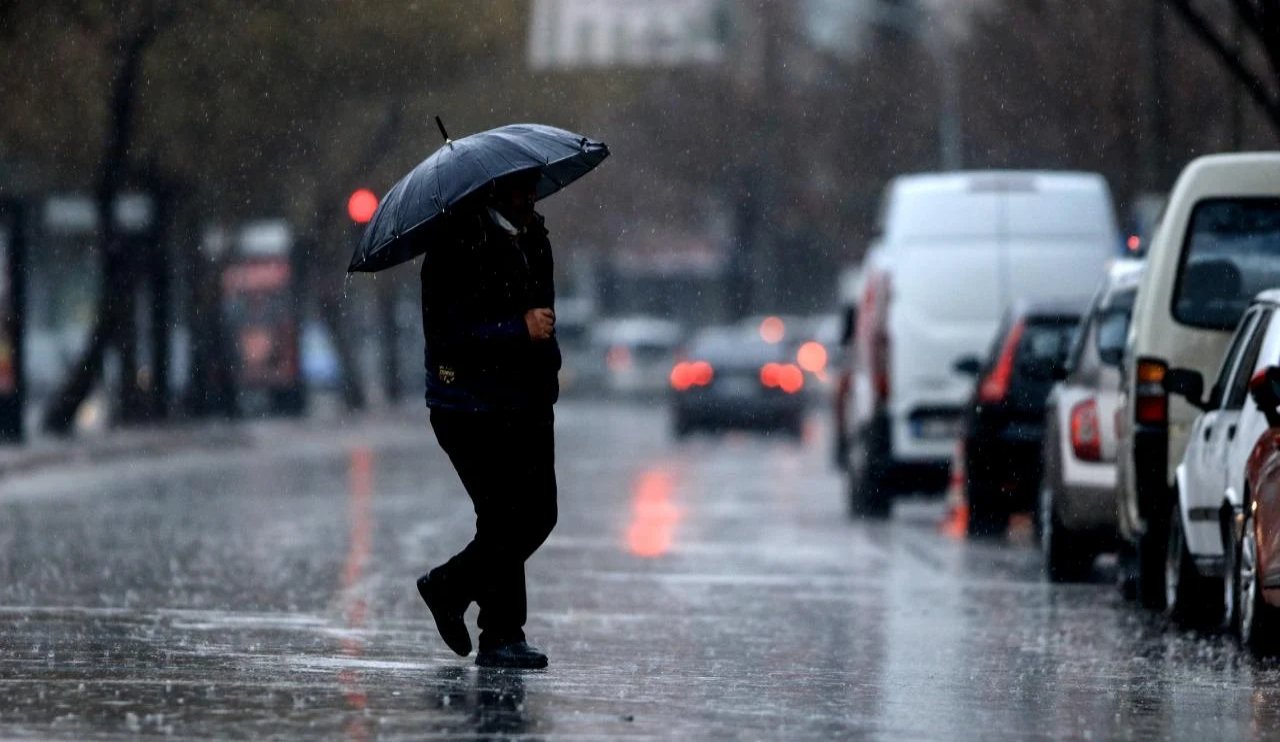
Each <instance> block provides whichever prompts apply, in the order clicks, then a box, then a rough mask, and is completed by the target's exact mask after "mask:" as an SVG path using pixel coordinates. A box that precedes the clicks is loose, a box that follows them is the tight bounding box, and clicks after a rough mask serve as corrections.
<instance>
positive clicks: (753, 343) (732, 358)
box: [688, 331, 785, 367]
mask: <svg viewBox="0 0 1280 742" xmlns="http://www.w3.org/2000/svg"><path fill="white" fill-rule="evenodd" d="M784 355H785V347H784V346H783V345H782V344H781V343H774V344H770V343H766V342H764V341H762V340H760V339H758V337H756V336H755V333H748V332H731V331H725V332H720V331H716V332H711V333H706V334H703V335H700V336H698V337H696V338H694V341H693V342H692V343H691V344H690V346H689V352H688V357H689V358H690V359H691V360H701V361H710V362H711V363H712V364H714V365H720V366H751V367H757V366H760V365H763V364H765V363H770V362H778V361H781V360H782V359H783V356H784Z"/></svg>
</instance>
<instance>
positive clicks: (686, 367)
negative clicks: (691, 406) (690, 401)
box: [671, 361, 716, 392]
mask: <svg viewBox="0 0 1280 742" xmlns="http://www.w3.org/2000/svg"><path fill="white" fill-rule="evenodd" d="M715 375H716V374H715V369H713V368H712V367H711V364H710V363H707V362H706V361H692V362H690V361H681V362H680V363H677V364H676V365H675V368H672V369H671V387H672V388H673V389H675V390H676V391H678V392H684V391H688V390H689V389H692V388H693V387H695V386H707V385H708V384H710V383H711V380H712V379H714V378H715Z"/></svg>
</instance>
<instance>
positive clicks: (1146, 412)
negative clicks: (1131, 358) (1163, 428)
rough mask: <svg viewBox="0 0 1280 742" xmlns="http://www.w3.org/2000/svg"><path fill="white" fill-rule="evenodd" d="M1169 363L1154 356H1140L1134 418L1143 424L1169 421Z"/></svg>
mask: <svg viewBox="0 0 1280 742" xmlns="http://www.w3.org/2000/svg"><path fill="white" fill-rule="evenodd" d="M1168 370H1169V366H1168V364H1166V363H1165V362H1164V361H1160V360H1157V359H1154V358H1139V359H1138V364H1137V368H1136V373H1135V376H1136V381H1137V383H1136V384H1135V385H1134V390H1133V419H1134V420H1135V421H1137V422H1138V423H1139V424H1142V425H1165V424H1167V423H1168V422H1169V396H1168V394H1166V393H1165V390H1164V375H1165V372H1166V371H1168Z"/></svg>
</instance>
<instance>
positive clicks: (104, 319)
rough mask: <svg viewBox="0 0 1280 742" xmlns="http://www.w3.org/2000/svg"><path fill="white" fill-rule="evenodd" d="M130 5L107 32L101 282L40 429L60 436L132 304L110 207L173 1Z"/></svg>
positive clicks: (130, 269)
mask: <svg viewBox="0 0 1280 742" xmlns="http://www.w3.org/2000/svg"><path fill="white" fill-rule="evenodd" d="M133 10H134V11H135V12H134V14H133V16H134V17H132V18H126V19H125V20H124V21H123V22H122V23H119V25H116V24H112V25H113V26H114V29H113V32H112V33H110V34H109V35H108V37H107V38H108V45H109V48H110V49H112V50H113V61H114V64H113V69H112V72H111V83H110V85H109V86H108V105H107V116H108V124H107V137H106V142H105V144H104V148H103V156H102V162H101V164H100V165H99V171H98V176H97V183H96V184H95V188H94V201H95V205H96V208H97V212H98V224H99V229H98V254H99V255H100V256H101V260H102V284H101V290H100V292H99V295H98V308H97V312H96V318H95V323H94V326H93V329H92V331H91V333H90V336H89V344H88V346H87V348H86V349H85V351H84V353H83V355H82V356H81V359H80V361H79V362H78V363H77V364H76V365H75V366H74V367H73V369H72V373H71V375H70V376H69V377H68V378H67V379H66V380H65V381H64V383H63V384H62V386H61V387H60V388H59V389H58V391H57V392H56V393H55V394H54V397H53V400H52V402H51V403H50V405H49V407H48V409H46V411H45V416H44V421H43V422H44V427H45V429H46V430H48V431H49V432H52V433H56V434H61V435H65V434H67V433H69V432H70V431H71V429H72V427H73V426H74V424H75V415H76V410H78V409H79V408H80V405H81V404H83V402H84V400H85V398H86V397H87V396H88V395H89V392H90V391H91V390H92V389H93V385H94V383H95V382H96V381H97V379H98V377H99V376H100V374H101V372H102V364H103V359H104V357H105V355H106V351H107V348H108V347H109V346H111V345H113V344H116V343H119V342H120V341H121V330H122V325H123V322H124V320H125V318H126V315H127V314H128V313H129V312H130V311H131V310H132V308H133V303H132V301H131V300H130V299H131V297H132V294H133V287H134V285H135V282H136V280H137V268H136V264H135V261H133V260H131V257H130V255H128V253H127V252H126V250H125V246H124V244H123V241H122V240H121V235H120V232H119V230H118V229H117V226H116V220H115V214H114V207H115V204H116V201H117V200H118V198H119V195H120V193H121V192H122V191H123V190H124V189H125V187H126V186H127V185H128V182H129V179H130V177H131V175H132V174H133V172H134V163H132V162H131V160H130V151H131V150H132V149H133V146H134V136H135V132H136V126H135V125H136V120H135V109H136V107H137V102H138V90H140V89H141V85H140V84H139V83H140V78H141V76H142V66H143V60H144V57H145V55H146V53H147V51H148V50H149V49H150V48H151V47H152V45H153V44H154V42H155V40H156V37H157V36H158V35H159V34H160V33H161V32H162V31H163V30H164V28H165V27H166V26H168V25H170V24H171V23H172V22H173V20H174V17H175V13H176V6H173V5H168V4H153V3H147V4H144V5H141V6H139V7H137V8H134V9H133Z"/></svg>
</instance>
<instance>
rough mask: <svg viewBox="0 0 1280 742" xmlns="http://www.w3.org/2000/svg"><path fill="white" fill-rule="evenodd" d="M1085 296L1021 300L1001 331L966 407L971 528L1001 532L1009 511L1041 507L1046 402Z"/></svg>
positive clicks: (970, 366)
mask: <svg viewBox="0 0 1280 742" xmlns="http://www.w3.org/2000/svg"><path fill="white" fill-rule="evenodd" d="M1083 312H1084V302H1079V303H1077V302H1069V303H1068V302H1058V303H1035V304H1020V305H1018V306H1016V307H1015V308H1014V309H1013V310H1012V311H1011V312H1009V313H1008V314H1007V315H1006V316H1005V319H1004V321H1003V322H1002V323H1001V325H1000V330H999V332H997V333H996V342H995V344H994V345H993V346H992V349H991V353H990V354H989V355H988V358H987V360H986V361H985V362H978V361H977V359H969V360H968V361H962V362H961V364H960V365H961V366H963V367H964V370H967V371H970V372H974V371H976V373H977V384H976V386H975V388H974V392H973V397H972V398H971V401H970V403H969V405H968V407H967V409H966V413H965V418H964V428H963V433H962V440H961V442H962V446H963V450H964V473H965V494H966V495H967V498H968V501H969V533H970V534H972V535H991V534H997V533H1003V532H1004V530H1005V528H1006V527H1007V525H1008V522H1009V515H1010V514H1012V513H1015V512H1029V511H1032V510H1034V509H1035V504H1036V496H1037V490H1038V488H1039V484H1040V466H1041V464H1040V452H1041V446H1042V439H1043V437H1044V415H1045V402H1046V401H1047V400H1048V397H1049V392H1050V391H1051V390H1052V388H1053V385H1054V382H1055V380H1056V379H1058V378H1061V376H1062V372H1063V369H1064V367H1065V364H1066V359H1067V352H1068V350H1069V349H1070V347H1071V344H1072V339H1073V337H1074V335H1075V332H1076V327H1077V326H1078V325H1079V324H1080V318H1081V315H1082V314H1083Z"/></svg>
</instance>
